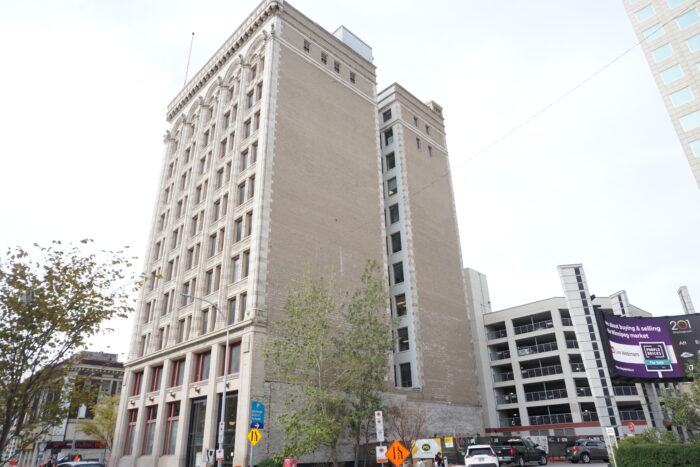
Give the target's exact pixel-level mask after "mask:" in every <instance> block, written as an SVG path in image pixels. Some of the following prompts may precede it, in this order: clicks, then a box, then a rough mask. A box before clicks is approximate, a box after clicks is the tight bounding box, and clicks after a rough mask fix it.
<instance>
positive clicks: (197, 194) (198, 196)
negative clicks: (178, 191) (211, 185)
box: [194, 185, 204, 204]
mask: <svg viewBox="0 0 700 467" xmlns="http://www.w3.org/2000/svg"><path fill="white" fill-rule="evenodd" d="M203 199H204V192H203V191H202V185H198V186H197V188H195V190H194V204H199V203H201V202H202V200H203Z"/></svg>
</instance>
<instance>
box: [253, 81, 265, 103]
mask: <svg viewBox="0 0 700 467" xmlns="http://www.w3.org/2000/svg"><path fill="white" fill-rule="evenodd" d="M262 90H263V84H262V83H258V85H257V86H255V98H256V99H257V100H260V99H262Z"/></svg>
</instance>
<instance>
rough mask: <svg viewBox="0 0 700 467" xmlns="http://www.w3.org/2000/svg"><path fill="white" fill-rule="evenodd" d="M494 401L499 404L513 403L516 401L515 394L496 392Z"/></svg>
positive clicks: (516, 396)
mask: <svg viewBox="0 0 700 467" xmlns="http://www.w3.org/2000/svg"><path fill="white" fill-rule="evenodd" d="M496 402H497V403H499V404H515V403H517V402H518V395H517V394H496Z"/></svg>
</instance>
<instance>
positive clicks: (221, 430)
mask: <svg viewBox="0 0 700 467" xmlns="http://www.w3.org/2000/svg"><path fill="white" fill-rule="evenodd" d="M181 295H182V296H183V297H187V298H191V299H193V300H200V301H202V302H205V303H208V304H209V305H211V306H212V307H213V308H214V310H215V311H216V313H217V314H218V315H219V316H221V317H222V318H223V319H224V323H225V325H226V350H224V353H225V355H224V390H223V392H222V393H221V420H220V421H219V433H218V437H219V440H218V441H219V443H218V444H219V449H220V450H221V452H223V450H224V429H225V427H226V424H225V422H224V418H226V389H227V386H226V376H228V366H229V361H228V358H229V326H228V322H227V320H226V316H224V314H223V313H221V310H219V307H218V306H217V305H216V303H214V302H212V301H209V300H207V299H206V298H202V297H195V296H194V295H189V294H186V293H183V294H181ZM224 457H226V455H225V454H224ZM222 464H223V461H217V462H216V465H217V466H218V467H222Z"/></svg>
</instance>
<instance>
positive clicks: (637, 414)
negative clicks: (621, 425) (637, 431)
mask: <svg viewBox="0 0 700 467" xmlns="http://www.w3.org/2000/svg"><path fill="white" fill-rule="evenodd" d="M620 418H621V419H622V420H623V421H629V420H646V418H645V417H644V411H643V410H620Z"/></svg>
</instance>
